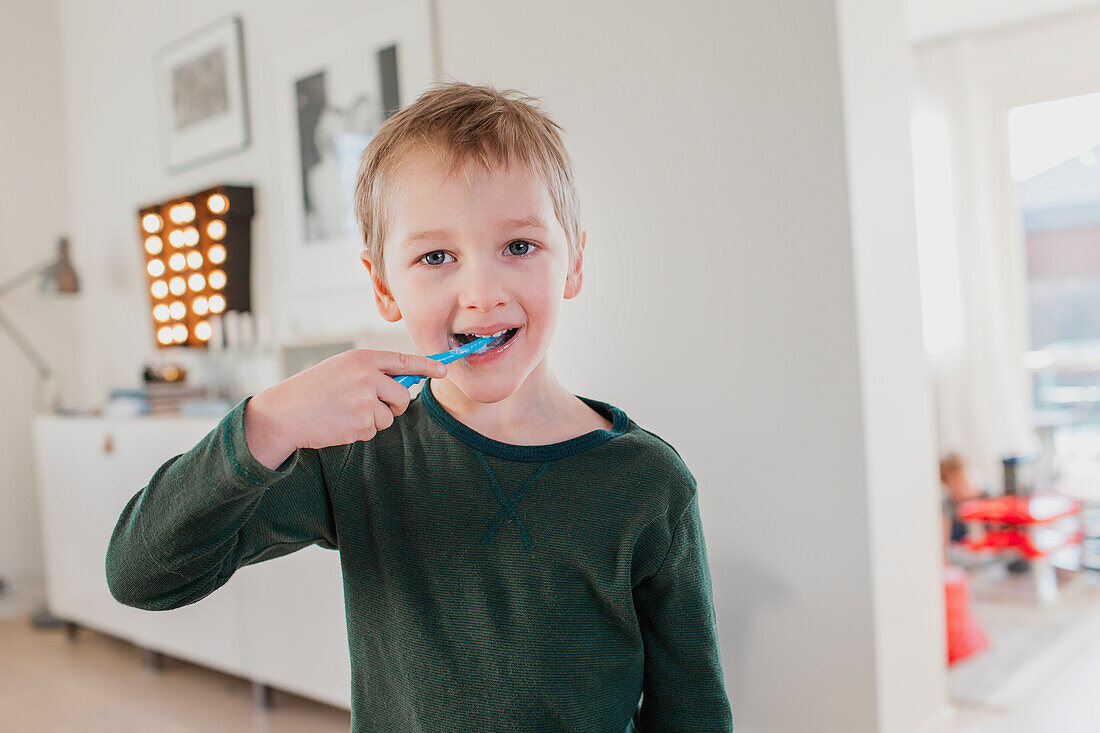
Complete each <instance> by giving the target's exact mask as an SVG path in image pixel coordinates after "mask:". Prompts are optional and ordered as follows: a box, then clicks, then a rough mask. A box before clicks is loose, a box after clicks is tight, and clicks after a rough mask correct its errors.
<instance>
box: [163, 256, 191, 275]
mask: <svg viewBox="0 0 1100 733" xmlns="http://www.w3.org/2000/svg"><path fill="white" fill-rule="evenodd" d="M168 266H169V267H171V268H172V269H173V270H175V271H176V272H179V271H180V270H182V269H183V268H185V267H187V258H186V257H184V256H183V253H182V252H176V253H175V254H174V255H172V256H171V257H170V258H168Z"/></svg>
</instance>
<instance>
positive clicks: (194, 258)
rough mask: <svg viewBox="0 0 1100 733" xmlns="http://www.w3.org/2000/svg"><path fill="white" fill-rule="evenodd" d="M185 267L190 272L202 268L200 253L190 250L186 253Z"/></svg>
mask: <svg viewBox="0 0 1100 733" xmlns="http://www.w3.org/2000/svg"><path fill="white" fill-rule="evenodd" d="M187 266H188V267H190V268H191V269H192V270H197V269H199V268H200V267H202V252H199V251H198V250H191V251H190V252H188V253H187Z"/></svg>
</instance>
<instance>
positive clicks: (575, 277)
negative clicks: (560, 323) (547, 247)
mask: <svg viewBox="0 0 1100 733" xmlns="http://www.w3.org/2000/svg"><path fill="white" fill-rule="evenodd" d="M587 241H588V232H581V246H580V247H578V252H577V261H576V262H574V263H573V264H572V266H571V267H570V268H569V274H568V275H567V276H566V278H565V299H566V300H569V299H570V298H575V297H577V294H578V293H580V292H581V284H582V283H583V282H584V270H583V266H584V245H585V243H586V242H587Z"/></svg>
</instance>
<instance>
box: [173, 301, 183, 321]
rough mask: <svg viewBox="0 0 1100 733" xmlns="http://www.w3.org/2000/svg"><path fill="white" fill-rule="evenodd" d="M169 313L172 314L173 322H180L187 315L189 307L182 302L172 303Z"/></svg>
mask: <svg viewBox="0 0 1100 733" xmlns="http://www.w3.org/2000/svg"><path fill="white" fill-rule="evenodd" d="M168 312H169V313H170V314H171V316H172V319H173V320H176V321H179V320H182V319H183V317H184V316H186V315H187V306H185V305H184V304H183V303H182V302H181V301H179V300H177V301H176V302H175V303H172V305H171V306H169V307H168Z"/></svg>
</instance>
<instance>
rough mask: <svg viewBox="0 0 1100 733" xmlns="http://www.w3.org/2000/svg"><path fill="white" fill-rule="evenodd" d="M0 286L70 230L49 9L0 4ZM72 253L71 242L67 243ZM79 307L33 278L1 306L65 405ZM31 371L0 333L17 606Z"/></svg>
mask: <svg viewBox="0 0 1100 733" xmlns="http://www.w3.org/2000/svg"><path fill="white" fill-rule="evenodd" d="M0 17H2V18H3V22H0V89H2V90H3V92H4V102H3V111H2V112H0V282H3V281H5V280H8V279H9V278H11V277H14V276H16V275H18V274H20V273H23V272H25V271H27V270H30V269H31V268H33V267H35V266H36V265H38V264H39V263H44V262H46V261H48V260H50V259H51V258H53V257H54V256H55V255H56V252H57V238H58V237H59V236H60V235H62V234H64V233H66V231H67V229H68V195H67V190H66V181H65V120H64V114H63V112H64V98H63V95H62V88H61V49H60V32H59V29H58V15H57V3H56V2H53V1H52V0H43V1H42V2H21V1H20V0H3V2H0ZM73 244H74V246H76V247H79V246H80V243H79V242H74V243H73ZM78 306H79V301H74V300H71V299H59V298H44V297H41V296H40V295H39V292H38V283H37V279H36V280H35V281H34V282H27V283H25V284H23V285H22V286H20V287H19V288H18V289H16V290H13V291H11V292H10V293H8V294H7V295H6V296H4V297H3V299H0V308H2V309H3V311H4V313H5V314H6V315H7V317H8V319H9V320H10V321H12V322H13V323H14V324H15V326H16V328H18V329H19V330H20V331H21V332H22V334H23V335H24V336H25V337H26V338H27V340H28V341H30V342H31V345H32V347H33V348H34V349H35V350H37V351H38V352H39V353H40V355H41V356H42V357H43V358H44V359H45V360H46V362H47V363H48V364H49V365H50V366H51V367H53V368H54V369H55V370H56V372H57V373H58V375H59V376H60V377H62V378H63V379H64V380H66V381H67V385H66V386H67V387H69V388H70V389H69V391H68V392H67V393H66V396H67V397H68V398H69V401H70V402H71V398H72V395H73V392H72V390H71V387H72V386H73V382H74V375H75V370H74V369H73V366H74V364H75V362H76V361H77V357H78V355H79V349H78V347H77V333H76V329H75V310H76V308H77V307H78ZM36 383H37V371H36V369H35V368H34V366H33V365H32V364H31V362H30V361H28V360H27V358H26V357H25V356H24V355H23V353H22V351H20V350H19V348H18V347H17V346H16V344H15V342H14V341H13V340H12V339H11V337H10V336H9V335H8V333H7V332H4V331H2V330H0V416H2V417H0V446H2V448H0V577H4V578H6V579H7V580H8V581H9V582H10V583H11V584H12V587H13V588H14V589H15V591H16V592H18V593H20V595H21V596H23V597H24V598H25V599H26V597H27V596H28V595H33V594H35V593H36V590H35V589H36V587H37V586H39V585H40V583H41V577H42V557H41V549H40V546H39V545H40V541H39V532H38V509H37V502H36V500H35V490H34V470H33V464H32V458H31V417H32V414H33V412H34V394H35V385H36Z"/></svg>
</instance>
